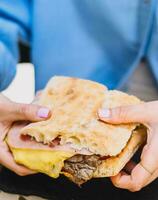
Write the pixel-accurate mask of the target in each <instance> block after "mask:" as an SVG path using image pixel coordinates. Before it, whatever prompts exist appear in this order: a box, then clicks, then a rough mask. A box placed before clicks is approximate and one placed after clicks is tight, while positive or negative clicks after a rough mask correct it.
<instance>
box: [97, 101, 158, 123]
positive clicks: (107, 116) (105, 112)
mask: <svg viewBox="0 0 158 200" xmlns="http://www.w3.org/2000/svg"><path fill="white" fill-rule="evenodd" d="M157 110H158V101H154V102H148V103H140V104H138V105H131V106H123V107H117V108H110V109H100V110H99V111H98V116H99V118H100V119H101V120H102V121H105V122H109V123H113V124H120V123H129V122H131V123H133V122H140V123H149V122H155V120H156V119H157V117H156V116H157V114H156V111H157Z"/></svg>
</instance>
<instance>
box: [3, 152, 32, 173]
mask: <svg viewBox="0 0 158 200" xmlns="http://www.w3.org/2000/svg"><path fill="white" fill-rule="evenodd" d="M0 162H1V164H2V165H3V166H5V167H6V168H8V169H10V170H11V171H14V172H15V173H16V174H18V175H20V176H26V175H29V174H35V173H36V172H34V171H32V170H30V169H27V168H26V167H23V166H22V165H18V164H16V163H15V161H14V159H13V157H12V154H11V153H10V152H9V151H4V149H1V150H0Z"/></svg>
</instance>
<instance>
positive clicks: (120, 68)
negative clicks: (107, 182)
mask: <svg viewBox="0 0 158 200" xmlns="http://www.w3.org/2000/svg"><path fill="white" fill-rule="evenodd" d="M157 12H158V11H157V1H155V0H151V1H149V2H148V1H141V2H138V1H136V0H134V1H132V2H124V1H121V0H120V1H117V2H114V1H102V0H100V1H96V2H93V4H92V3H91V2H90V1H82V2H81V1H69V2H67V1H62V2H60V1H50V2H48V1H38V2H37V1H27V0H22V1H16V0H14V1H4V0H2V1H1V2H0V13H1V15H0V90H1V91H2V90H4V89H5V88H6V87H7V86H8V85H9V84H10V82H11V80H12V79H13V77H14V75H15V71H16V63H17V62H18V59H19V49H18V42H19V41H22V42H23V43H25V44H27V45H28V44H29V45H30V46H31V49H32V51H31V62H32V63H33V64H34V65H35V85H36V91H38V90H40V89H42V88H43V87H44V86H45V84H46V83H47V81H48V79H49V78H50V77H51V76H53V75H61V74H62V75H66V76H73V77H80V78H86V79H90V80H94V81H97V82H100V83H103V84H105V85H106V86H107V87H108V88H110V89H114V88H123V86H124V85H125V83H127V80H128V78H129V76H130V75H131V74H132V72H133V71H134V70H135V69H136V66H137V65H138V64H139V62H140V61H141V59H142V58H144V57H145V58H146V59H147V60H148V63H149V66H150V69H151V71H152V74H153V75H154V77H155V80H156V81H158V71H157V69H158V68H157V58H156V54H157V50H158V49H157V43H158V39H157V37H156V35H157V26H156V20H157ZM127 16H128V17H127ZM138 16H139V17H138ZM157 108H158V102H157V101H155V102H149V103H143V104H141V105H137V106H127V107H121V108H120V107H119V108H116V109H110V110H99V111H98V112H99V117H100V119H101V120H103V121H105V122H108V123H114V124H117V123H131V122H132V123H133V122H139V123H143V124H145V125H146V126H147V127H148V138H147V145H146V146H145V147H144V149H143V151H142V157H141V162H140V163H139V164H137V165H135V164H134V163H132V162H129V163H128V165H127V166H126V167H127V170H128V171H130V172H131V175H127V174H125V173H124V172H121V173H119V174H118V175H117V176H116V177H112V178H111V179H112V182H113V183H114V185H116V186H117V187H120V188H124V189H129V190H131V191H138V190H140V189H141V188H143V187H145V186H146V185H148V184H149V183H150V182H152V181H153V180H154V179H156V178H157V176H158V172H157V168H158V162H157V160H158V155H157V152H158V151H157V132H158V131H157V126H158V120H157V115H158V111H157V110H158V109H157ZM0 113H1V114H0V129H1V132H2V133H3V134H2V135H1V142H0V143H1V146H0V152H1V153H0V163H1V164H2V165H4V166H6V167H8V168H9V169H11V170H13V171H14V172H15V173H17V174H19V175H27V174H31V173H34V172H33V171H30V170H28V169H27V168H25V167H22V166H20V165H17V164H16V163H15V162H14V160H13V158H12V156H11V154H10V152H9V150H8V149H7V146H6V144H5V142H4V138H5V136H6V134H7V132H8V130H9V129H11V125H12V123H13V122H16V121H19V120H22V121H24V120H25V121H41V120H45V119H47V118H49V117H50V115H51V114H50V111H49V109H48V108H45V107H44V108H43V107H39V106H36V105H33V104H30V105H23V104H17V103H14V102H11V101H10V100H8V99H7V98H5V97H4V96H2V95H1V96H0ZM20 128H21V126H20V127H19V129H20ZM17 129H18V125H17ZM153 155H154V156H153Z"/></svg>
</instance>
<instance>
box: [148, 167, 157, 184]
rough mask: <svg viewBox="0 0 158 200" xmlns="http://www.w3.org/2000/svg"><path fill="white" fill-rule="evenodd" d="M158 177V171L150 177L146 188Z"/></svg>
mask: <svg viewBox="0 0 158 200" xmlns="http://www.w3.org/2000/svg"><path fill="white" fill-rule="evenodd" d="M157 177H158V170H156V171H155V173H153V174H152V176H151V177H150V179H149V180H148V181H147V183H146V184H145V186H147V185H149V184H150V183H151V182H153V181H154V180H155V179H156V178H157Z"/></svg>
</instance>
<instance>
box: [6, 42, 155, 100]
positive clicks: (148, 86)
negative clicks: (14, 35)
mask: <svg viewBox="0 0 158 200" xmlns="http://www.w3.org/2000/svg"><path fill="white" fill-rule="evenodd" d="M19 46H20V64H18V65H17V73H16V76H15V78H14V80H13V82H12V83H11V85H10V86H9V87H8V88H7V89H6V90H5V91H3V94H5V95H6V96H7V97H9V98H10V99H11V100H13V101H15V102H21V103H30V102H31V101H32V100H33V98H34V88H35V87H34V67H33V65H32V64H31V63H30V56H29V51H30V49H29V47H28V46H24V45H22V44H19ZM122 90H123V91H125V92H127V93H129V94H133V95H136V96H137V97H139V98H141V99H142V100H144V101H151V100H157V99H158V91H157V87H156V82H155V80H154V79H153V74H152V72H151V71H150V69H149V68H148V64H147V62H146V61H145V60H144V59H143V60H142V62H141V63H140V65H139V66H138V67H137V69H136V70H135V71H134V73H133V74H132V76H131V77H130V78H129V80H128V82H127V83H126V85H125V86H124V88H122Z"/></svg>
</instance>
